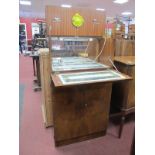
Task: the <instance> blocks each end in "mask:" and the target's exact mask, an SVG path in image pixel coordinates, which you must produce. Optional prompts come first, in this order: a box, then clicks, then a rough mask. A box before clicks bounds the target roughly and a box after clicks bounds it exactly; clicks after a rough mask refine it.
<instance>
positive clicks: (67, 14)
mask: <svg viewBox="0 0 155 155" xmlns="http://www.w3.org/2000/svg"><path fill="white" fill-rule="evenodd" d="M75 13H79V14H80V15H81V16H82V17H83V18H84V20H85V22H84V24H83V26H81V27H79V28H76V27H74V26H73V25H72V17H73V16H74V15H75ZM45 14H46V15H45V16H46V23H47V33H48V35H53V36H102V35H103V34H104V28H105V25H104V23H105V14H104V13H103V12H97V11H96V10H92V9H87V10H85V9H83V8H61V7H55V6H47V7H46V11H45ZM94 20H95V21H96V22H95V21H94Z"/></svg>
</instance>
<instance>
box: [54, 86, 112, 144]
mask: <svg viewBox="0 0 155 155" xmlns="http://www.w3.org/2000/svg"><path fill="white" fill-rule="evenodd" d="M111 87H112V83H106V84H89V85H81V86H71V87H62V88H56V87H54V84H52V99H53V100H52V103H53V114H54V115H53V118H54V139H55V144H56V146H59V145H64V144H69V143H73V142H78V141H82V140H86V139H90V138H94V137H99V136H103V135H105V133H106V129H107V125H108V113H109V103H110V96H111Z"/></svg>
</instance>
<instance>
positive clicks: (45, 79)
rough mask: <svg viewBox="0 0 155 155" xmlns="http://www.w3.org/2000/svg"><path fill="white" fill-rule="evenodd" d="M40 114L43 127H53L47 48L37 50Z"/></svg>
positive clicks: (49, 63) (49, 62) (49, 59)
mask: <svg viewBox="0 0 155 155" xmlns="http://www.w3.org/2000/svg"><path fill="white" fill-rule="evenodd" d="M39 62H40V73H41V74H40V75H41V91H42V114H43V119H44V124H45V127H48V126H52V125H53V110H52V104H51V103H52V93H51V58H50V53H49V49H48V48H41V49H39Z"/></svg>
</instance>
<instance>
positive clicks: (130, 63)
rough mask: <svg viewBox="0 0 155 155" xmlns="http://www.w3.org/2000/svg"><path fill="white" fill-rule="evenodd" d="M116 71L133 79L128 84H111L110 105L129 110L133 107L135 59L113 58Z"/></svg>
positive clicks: (125, 57) (132, 57)
mask: <svg viewBox="0 0 155 155" xmlns="http://www.w3.org/2000/svg"><path fill="white" fill-rule="evenodd" d="M114 63H115V66H116V67H117V69H118V70H119V71H120V72H122V73H124V74H127V75H129V76H131V77H132V78H133V79H132V80H130V81H128V82H125V83H124V82H118V83H114V84H113V90H112V104H113V105H114V106H117V107H119V109H130V108H133V107H134V106H135V57H134V56H121V57H115V59H114Z"/></svg>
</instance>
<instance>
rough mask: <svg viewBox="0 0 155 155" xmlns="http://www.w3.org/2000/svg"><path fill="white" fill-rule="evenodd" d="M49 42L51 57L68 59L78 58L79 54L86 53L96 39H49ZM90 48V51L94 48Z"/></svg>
mask: <svg viewBox="0 0 155 155" xmlns="http://www.w3.org/2000/svg"><path fill="white" fill-rule="evenodd" d="M51 42H52V46H51V51H52V57H70V56H79V55H80V54H81V53H88V52H89V50H90V46H89V45H90V43H92V42H94V43H97V38H90V37H51ZM96 46H97V44H96ZM88 47H89V49H88ZM91 48H92V49H91V50H93V49H95V48H96V47H95V46H93V47H91Z"/></svg>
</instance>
